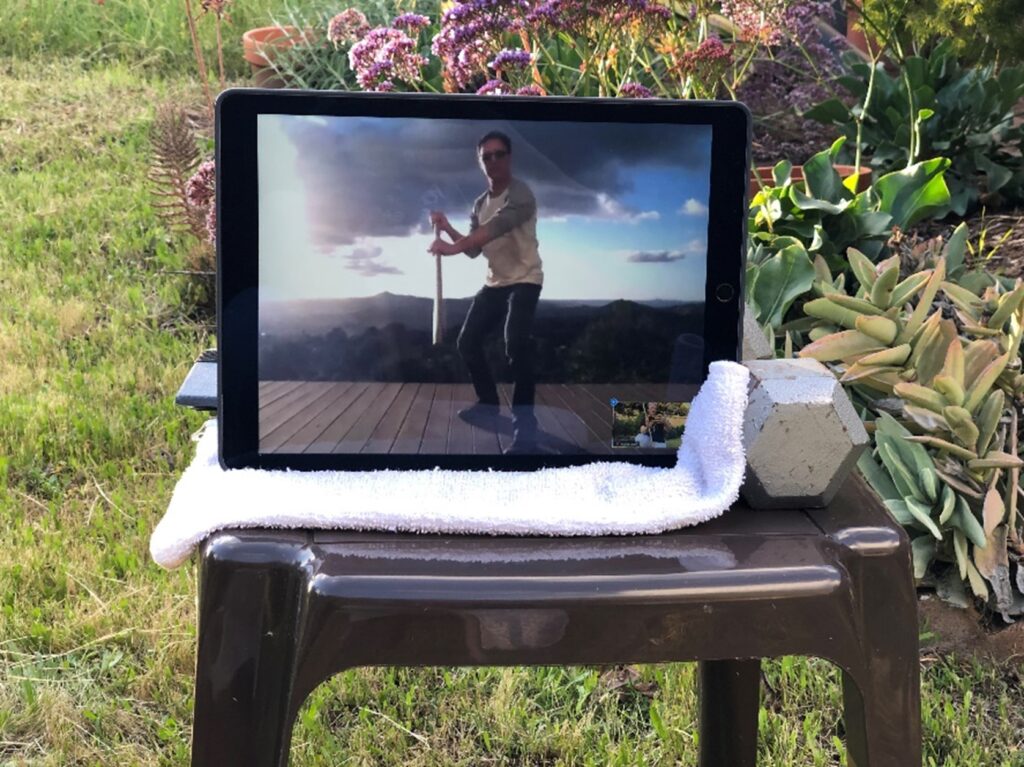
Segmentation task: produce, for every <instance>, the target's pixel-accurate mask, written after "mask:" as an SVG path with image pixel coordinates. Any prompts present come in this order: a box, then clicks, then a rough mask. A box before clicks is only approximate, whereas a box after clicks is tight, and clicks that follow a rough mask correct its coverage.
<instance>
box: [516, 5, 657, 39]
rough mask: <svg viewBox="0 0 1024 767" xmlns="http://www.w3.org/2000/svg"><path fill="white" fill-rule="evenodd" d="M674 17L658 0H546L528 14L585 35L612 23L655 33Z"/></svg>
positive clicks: (530, 18) (532, 18)
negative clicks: (637, 27) (635, 26)
mask: <svg viewBox="0 0 1024 767" xmlns="http://www.w3.org/2000/svg"><path fill="white" fill-rule="evenodd" d="M670 18H672V11H671V10H669V9H668V8H667V7H666V6H664V5H662V4H661V3H658V2H656V0H604V1H603V2H601V3H593V2H590V1H589V0H545V2H543V3H541V4H540V5H539V6H538V7H537V8H536V9H535V10H534V11H533V12H532V13H530V15H529V16H527V21H528V22H530V23H532V24H537V25H539V26H550V27H552V28H554V29H556V30H560V31H564V32H570V33H573V34H577V35H583V34H591V33H596V32H597V31H598V29H599V28H606V27H608V26H609V25H610V26H612V28H615V29H618V28H621V27H624V26H627V25H633V24H638V25H640V26H641V27H643V28H644V31H647V32H654V31H656V30H657V29H660V28H661V27H662V26H663V25H664V23H665V22H666V21H668V19H670Z"/></svg>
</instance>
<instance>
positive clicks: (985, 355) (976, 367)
mask: <svg viewBox="0 0 1024 767" xmlns="http://www.w3.org/2000/svg"><path fill="white" fill-rule="evenodd" d="M997 357H999V346H998V345H997V344H996V343H994V342H993V341H988V340H986V339H978V340H975V341H971V342H970V343H969V344H967V347H966V348H965V349H964V386H970V385H971V384H972V383H973V382H974V381H976V380H977V379H978V376H980V375H981V371H983V370H984V369H985V368H986V367H987V366H988V365H989V364H991V363H992V362H993V361H994V360H995V359H996V358H997Z"/></svg>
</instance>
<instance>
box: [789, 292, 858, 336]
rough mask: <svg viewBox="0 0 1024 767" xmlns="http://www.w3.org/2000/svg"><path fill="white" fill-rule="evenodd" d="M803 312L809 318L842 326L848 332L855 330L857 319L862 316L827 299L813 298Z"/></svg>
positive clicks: (805, 305) (806, 304)
mask: <svg viewBox="0 0 1024 767" xmlns="http://www.w3.org/2000/svg"><path fill="white" fill-rule="evenodd" d="M804 312H805V313H806V314H808V315H809V316H811V317H815V318H817V319H821V320H828V321H829V322H832V323H835V324H837V325H842V326H843V327H845V328H849V329H850V330H855V329H856V328H857V318H858V317H861V316H863V315H861V314H858V313H857V312H855V311H853V310H852V309H847V308H845V307H842V306H840V305H839V304H837V303H836V302H835V301H830V300H829V299H828V298H815V299H814V300H813V301H808V302H807V303H805V304H804Z"/></svg>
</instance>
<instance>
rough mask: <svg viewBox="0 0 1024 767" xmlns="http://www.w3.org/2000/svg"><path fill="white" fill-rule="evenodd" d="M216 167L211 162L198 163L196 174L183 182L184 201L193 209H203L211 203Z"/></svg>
mask: <svg viewBox="0 0 1024 767" xmlns="http://www.w3.org/2000/svg"><path fill="white" fill-rule="evenodd" d="M215 178H216V165H215V163H214V162H213V160H206V161H205V162H202V163H200V165H199V167H198V168H196V172H195V173H193V174H192V176H191V178H189V180H188V181H186V182H185V199H186V200H187V201H188V204H189V205H191V206H192V207H193V208H205V207H206V206H207V205H209V204H210V203H211V202H213V195H214V179H215Z"/></svg>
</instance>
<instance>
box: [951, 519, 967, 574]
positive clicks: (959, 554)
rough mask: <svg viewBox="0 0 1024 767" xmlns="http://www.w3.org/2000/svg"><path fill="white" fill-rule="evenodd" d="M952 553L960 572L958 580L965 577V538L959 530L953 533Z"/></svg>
mask: <svg viewBox="0 0 1024 767" xmlns="http://www.w3.org/2000/svg"><path fill="white" fill-rule="evenodd" d="M953 551H954V553H955V554H956V564H957V568H958V569H959V570H960V578H961V579H963V578H966V577H967V537H966V536H965V535H964V534H963V531H961V530H954V531H953Z"/></svg>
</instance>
